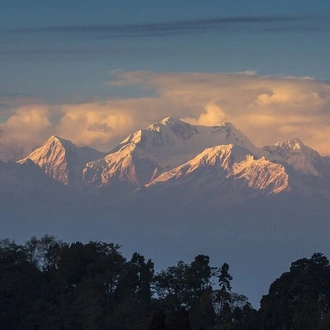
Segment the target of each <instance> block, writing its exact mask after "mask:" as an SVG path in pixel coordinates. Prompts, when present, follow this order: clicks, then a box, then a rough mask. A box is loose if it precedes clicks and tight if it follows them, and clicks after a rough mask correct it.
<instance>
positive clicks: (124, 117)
mask: <svg viewBox="0 0 330 330" xmlns="http://www.w3.org/2000/svg"><path fill="white" fill-rule="evenodd" d="M108 84H109V85H113V86H117V87H122V88H126V87H127V86H128V85H133V87H134V86H135V85H136V86H137V87H138V88H139V89H141V88H142V89H143V88H144V89H146V90H147V91H148V95H150V91H152V92H153V93H155V94H156V95H155V96H154V97H143V96H141V97H139V98H130V99H124V98H122V99H119V100H114V99H108V100H101V101H91V102H87V103H83V104H69V103H68V104H58V105H47V104H42V105H41V104H35V105H33V104H29V105H28V106H26V105H22V106H18V107H13V108H12V110H11V111H12V114H11V116H10V117H9V119H8V120H6V121H5V122H4V123H3V124H2V128H3V130H4V131H5V132H6V134H7V136H10V137H11V138H12V139H15V140H16V141H18V142H19V143H21V144H22V145H24V147H25V149H26V151H28V149H29V148H31V147H34V146H35V145H34V141H37V142H38V143H42V142H43V141H44V139H46V138H47V137H48V136H49V135H51V134H56V135H59V136H61V137H63V138H67V139H70V140H72V141H73V142H74V143H76V144H78V145H88V146H92V147H95V148H98V149H100V150H103V151H109V150H111V148H113V147H114V146H115V145H116V144H117V143H118V142H120V141H121V140H122V139H124V138H125V137H126V136H127V135H128V134H130V133H132V132H134V131H135V130H138V129H140V128H145V127H147V126H149V125H150V124H152V123H154V122H157V121H159V120H161V119H162V118H164V117H167V116H174V117H177V118H181V119H183V120H186V121H188V122H190V123H192V124H200V125H216V124H220V123H222V122H224V121H230V122H232V123H233V124H234V125H235V126H236V127H237V128H239V129H241V130H242V131H243V132H244V133H245V134H246V135H247V136H248V137H249V138H250V139H251V140H252V141H253V142H254V143H255V144H256V145H257V146H262V145H267V144H273V143H275V142H276V141H278V140H282V141H283V140H286V139H289V138H293V137H299V138H301V139H302V140H303V141H304V142H305V143H306V144H307V145H309V146H311V147H312V148H314V149H316V150H317V151H319V152H320V153H321V154H323V155H330V145H329V143H328V141H329V139H330V83H329V82H327V81H318V80H314V79H312V78H309V77H303V78H299V77H281V76H278V77H273V76H260V75H257V74H256V73H254V72H243V73H203V72H195V73H177V72H173V73H157V72H149V71H134V72H126V71H112V72H110V78H109V82H108ZM130 88H132V86H130Z"/></svg>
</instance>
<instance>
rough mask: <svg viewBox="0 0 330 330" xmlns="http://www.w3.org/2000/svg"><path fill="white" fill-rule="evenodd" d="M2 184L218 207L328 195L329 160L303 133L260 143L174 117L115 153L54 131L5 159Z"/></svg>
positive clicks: (106, 199) (113, 200)
mask: <svg viewBox="0 0 330 330" xmlns="http://www.w3.org/2000/svg"><path fill="white" fill-rule="evenodd" d="M14 151H15V150H14ZM7 152H8V151H7ZM15 152H16V151H15ZM13 157H14V155H13ZM0 187H1V188H0V189H1V190H0V191H2V193H5V192H6V191H10V192H11V193H15V191H17V194H19V193H20V192H21V191H23V190H28V191H30V192H33V193H36V192H38V193H41V194H42V193H44V194H46V195H47V193H49V191H51V190H54V187H56V190H57V191H58V190H61V189H63V190H65V191H66V194H67V192H68V191H69V192H70V194H71V195H72V194H75V195H79V196H83V197H84V198H85V199H86V198H87V199H93V200H94V201H96V200H97V199H99V200H102V203H103V204H107V203H109V205H116V204H118V205H123V203H127V202H129V203H131V205H135V206H138V205H140V204H141V203H142V204H145V205H149V206H150V207H151V208H154V209H157V208H162V207H163V208H167V206H168V205H171V207H172V208H175V209H189V208H193V207H196V206H197V205H199V207H202V208H207V207H211V208H212V209H217V208H228V207H232V206H235V205H239V204H241V203H243V202H244V201H246V200H251V199H256V198H258V197H261V196H275V195H279V194H286V193H288V192H290V193H291V194H292V193H295V194H299V195H302V196H322V197H323V198H326V199H327V200H329V199H330V161H329V159H328V157H322V156H321V155H320V154H319V153H318V152H317V151H315V150H313V149H311V148H309V147H308V146H306V145H304V143H303V142H302V141H301V140H300V139H298V138H295V139H291V140H289V141H284V142H278V143H276V144H275V145H272V146H264V147H263V148H257V147H256V146H255V145H254V144H253V143H252V142H251V141H250V140H249V139H248V137H246V136H245V135H244V134H243V133H242V132H241V131H240V130H238V129H237V128H235V127H234V126H233V125H232V124H231V123H228V122H227V123H224V124H222V125H216V126H198V125H190V124H188V123H186V122H184V121H181V120H178V119H175V118H171V117H168V118H165V119H163V120H161V121H160V122H158V123H155V124H153V125H151V126H149V127H148V128H146V129H141V130H139V131H137V132H135V133H133V134H131V135H129V136H128V137H127V138H126V139H124V140H123V141H122V142H121V143H120V144H119V145H118V146H116V147H115V148H114V149H113V150H111V151H110V152H108V153H103V152H100V151H97V150H95V149H92V148H89V147H79V146H76V145H74V144H73V143H72V142H70V141H68V140H65V139H62V138H60V137H57V136H52V137H50V138H49V139H48V140H47V141H46V142H45V143H44V144H43V145H42V146H41V147H39V148H37V149H36V150H34V151H33V152H32V153H30V154H29V155H27V156H26V157H24V158H23V159H21V160H18V161H17V162H10V161H7V162H1V163H0Z"/></svg>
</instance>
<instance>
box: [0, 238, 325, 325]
mask: <svg viewBox="0 0 330 330" xmlns="http://www.w3.org/2000/svg"><path fill="white" fill-rule="evenodd" d="M231 281H232V276H231V275H230V272H229V265H228V264H227V263H224V264H223V265H222V266H221V267H213V266H211V265H210V259H209V257H208V256H206V255H198V256H196V257H195V258H194V260H193V261H192V262H191V263H185V262H183V261H179V262H178V263H177V264H176V265H174V266H170V267H168V268H167V269H165V270H162V271H160V272H159V273H155V271H154V264H153V262H152V261H151V260H146V259H145V258H144V256H142V255H141V254H139V253H137V252H135V253H134V254H133V255H132V257H131V258H130V259H126V258H125V257H124V256H123V255H122V254H121V253H120V246H118V245H115V244H113V243H104V242H89V243H86V244H84V243H81V242H75V243H71V244H68V243H64V242H62V241H60V240H56V239H55V238H54V237H52V236H49V235H46V236H44V237H41V238H40V239H38V238H36V237H32V238H31V239H30V240H29V241H28V242H26V243H25V244H23V245H19V244H16V243H15V242H13V241H10V240H8V239H6V240H2V241H0V329H9V330H11V329H24V330H25V329H26V330H29V329H34V330H36V329H50V330H52V329H63V330H65V329H81V330H85V329H86V330H89V329H115V330H116V329H118V330H125V329H126V330H131V329H136V330H146V329H150V330H151V329H159V330H160V329H168V330H178V329H181V330H201V329H204V330H218V329H228V330H254V329H261V330H263V329H265V330H266V329H267V330H268V329H269V330H272V329H279V330H281V329H283V330H284V329H286V330H291V329H295V330H299V329H304V330H312V329H329V327H330V266H329V261H328V259H327V258H326V257H325V256H324V255H322V254H320V253H316V254H314V255H313V256H312V257H311V258H310V259H307V258H303V259H299V260H297V261H295V262H293V263H292V265H291V267H290V270H289V271H288V272H286V273H284V274H283V275H282V276H281V277H280V278H278V279H277V280H275V281H274V283H273V284H272V285H271V286H270V289H269V293H268V295H266V296H264V297H263V298H262V301H261V308H260V310H259V311H258V312H257V311H256V310H255V309H253V308H252V306H251V305H250V304H249V302H248V299H247V298H246V297H245V296H243V295H239V294H237V293H234V292H232V291H231Z"/></svg>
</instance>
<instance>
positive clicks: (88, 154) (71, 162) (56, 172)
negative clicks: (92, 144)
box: [19, 136, 105, 188]
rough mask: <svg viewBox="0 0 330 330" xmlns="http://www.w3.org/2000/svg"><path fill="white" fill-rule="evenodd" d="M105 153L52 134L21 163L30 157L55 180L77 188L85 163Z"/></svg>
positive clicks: (22, 161) (21, 161)
mask: <svg viewBox="0 0 330 330" xmlns="http://www.w3.org/2000/svg"><path fill="white" fill-rule="evenodd" d="M104 155H105V154H104V153H102V152H100V151H97V150H95V149H92V148H89V147H77V146H76V145H74V144H73V143H72V142H70V141H68V140H65V139H61V138H59V137H57V136H51V137H50V138H49V139H48V140H47V141H46V142H45V143H44V144H43V145H42V146H41V147H40V148H38V149H36V150H34V151H33V152H32V153H30V154H29V155H28V156H27V157H25V158H24V159H22V160H20V161H19V163H24V162H25V161H26V160H27V159H30V160H32V161H33V162H34V163H35V164H36V165H38V166H40V167H41V168H42V169H43V170H44V172H45V173H46V174H47V175H48V176H50V177H51V178H53V179H54V180H56V181H59V182H61V183H63V184H64V185H69V186H73V187H76V188H77V187H80V185H81V176H82V169H83V168H84V166H85V164H86V163H87V162H89V161H91V160H95V159H98V158H101V157H103V156H104Z"/></svg>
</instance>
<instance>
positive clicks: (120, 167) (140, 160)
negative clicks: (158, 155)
mask: <svg viewBox="0 0 330 330" xmlns="http://www.w3.org/2000/svg"><path fill="white" fill-rule="evenodd" d="M159 167H160V166H159V164H158V162H157V161H156V160H155V159H153V158H152V157H151V156H149V155H148V154H146V153H145V152H144V151H143V150H142V149H139V148H138V147H137V146H136V145H135V144H134V143H129V144H126V145H124V146H123V147H121V148H120V149H119V150H118V151H116V152H113V153H110V154H109V155H107V156H105V157H104V158H102V159H99V160H97V161H92V162H89V163H87V164H86V167H85V168H84V170H83V184H84V186H85V187H87V188H93V189H95V188H105V187H109V186H112V188H113V189H115V190H117V191H118V189H119V190H122V189H120V187H118V185H120V184H125V190H126V189H129V190H131V189H135V188H137V187H139V186H141V185H144V184H145V183H147V182H148V181H150V180H151V179H152V178H153V177H154V176H155V175H156V174H157V173H158V170H159Z"/></svg>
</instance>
